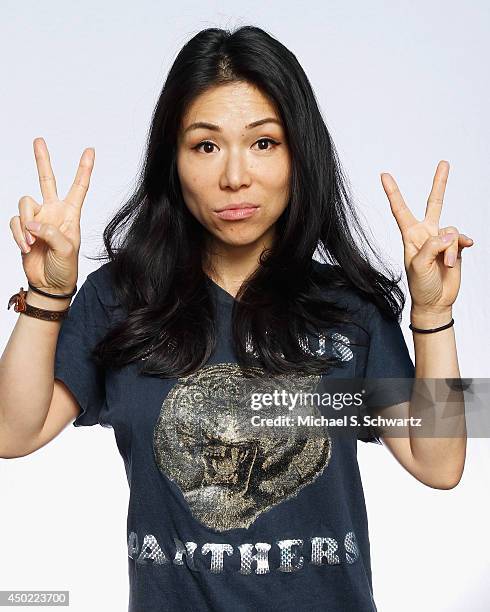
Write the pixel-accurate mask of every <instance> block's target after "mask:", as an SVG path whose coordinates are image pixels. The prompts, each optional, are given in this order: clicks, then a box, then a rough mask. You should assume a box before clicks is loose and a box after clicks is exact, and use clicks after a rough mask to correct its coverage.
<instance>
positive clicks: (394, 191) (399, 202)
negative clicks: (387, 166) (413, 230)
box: [381, 172, 418, 233]
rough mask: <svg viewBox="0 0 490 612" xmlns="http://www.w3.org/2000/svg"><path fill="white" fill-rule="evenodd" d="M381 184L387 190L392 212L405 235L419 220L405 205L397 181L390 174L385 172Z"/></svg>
mask: <svg viewBox="0 0 490 612" xmlns="http://www.w3.org/2000/svg"><path fill="white" fill-rule="evenodd" d="M381 183H382V185H383V189H384V190H385V193H386V195H387V196H388V200H389V201H390V206H391V212H392V213H393V216H394V217H395V220H396V222H397V224H398V227H399V228H400V231H401V232H402V233H403V232H404V231H405V230H406V229H408V228H409V227H410V226H412V225H413V224H414V223H418V221H417V219H416V218H415V217H414V216H413V214H412V211H411V210H410V209H409V208H408V206H407V205H406V204H405V200H404V199H403V196H402V194H401V192H400V189H399V188H398V185H397V184H396V182H395V179H394V178H393V177H392V176H391V174H388V173H387V172H383V173H382V174H381Z"/></svg>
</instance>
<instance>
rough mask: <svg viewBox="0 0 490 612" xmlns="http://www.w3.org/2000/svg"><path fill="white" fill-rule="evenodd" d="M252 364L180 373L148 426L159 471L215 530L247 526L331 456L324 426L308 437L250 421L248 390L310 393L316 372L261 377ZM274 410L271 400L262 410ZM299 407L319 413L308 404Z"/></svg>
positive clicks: (309, 479)
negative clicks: (245, 370) (246, 370)
mask: <svg viewBox="0 0 490 612" xmlns="http://www.w3.org/2000/svg"><path fill="white" fill-rule="evenodd" d="M250 370H251V371H253V372H254V373H256V374H257V376H253V377H251V378H250V377H247V376H244V373H243V370H242V369H241V367H240V366H239V365H238V364H234V363H219V364H215V365H208V366H204V367H203V368H201V369H200V370H198V371H197V372H195V373H193V374H190V375H188V376H184V377H181V378H179V379H178V381H177V383H176V384H175V386H174V387H173V388H172V389H171V391H170V392H169V394H168V395H167V397H166V398H165V401H164V402H163V405H162V407H161V410H160V414H159V416H158V418H157V422H156V424H155V428H154V435H153V451H154V457H155V460H156V463H157V465H158V468H159V470H160V471H161V472H162V474H164V475H165V476H167V477H168V478H169V479H170V480H172V481H173V482H174V483H175V484H176V485H177V486H178V487H179V489H180V490H181V492H182V494H183V496H184V498H185V500H186V501H187V503H188V505H189V508H190V510H191V512H192V514H193V516H194V517H195V518H196V519H197V520H198V521H200V522H201V523H202V524H204V525H206V526H207V527H209V528H212V529H215V530H217V531H226V530H228V529H235V528H247V527H249V526H250V525H251V524H252V523H253V522H254V520H255V519H256V518H257V517H258V516H259V515H260V514H262V513H264V512H266V511H268V510H270V509H271V508H272V507H273V506H275V505H277V504H279V503H281V502H283V501H284V500H286V499H288V498H290V497H292V496H295V495H296V494H297V493H298V492H299V491H300V490H301V489H302V488H303V487H305V486H307V485H308V484H310V483H311V482H313V481H314V480H315V479H316V478H317V477H318V476H319V475H320V474H321V473H322V471H323V470H324V469H325V467H326V466H327V465H328V463H329V460H330V455H331V440H330V436H329V434H328V431H327V429H326V428H324V429H322V430H321V431H320V434H318V432H317V433H316V435H315V436H311V435H309V434H308V433H305V432H304V429H303V430H302V429H301V428H299V427H296V426H293V427H287V428H277V427H272V428H270V431H269V432H266V431H264V428H259V429H260V431H257V428H255V430H254V427H252V426H251V417H252V415H253V414H254V412H253V411H252V410H251V408H250V401H249V400H250V396H251V393H256V392H260V393H266V392H272V391H273V390H274V389H278V388H282V389H284V388H286V389H287V391H288V392H289V393H292V392H293V393H294V392H296V393H299V392H310V393H311V392H314V391H315V389H316V386H317V385H318V383H319V382H320V380H321V378H320V376H315V375H306V374H296V373H293V374H287V375H281V376H275V377H272V376H270V377H264V371H263V370H262V369H261V368H250ZM261 377H262V378H261ZM274 410H275V411H276V413H277V414H284V412H285V409H284V406H273V407H269V408H268V409H267V416H268V417H269V416H271V415H273V414H274ZM286 411H287V409H286ZM305 411H306V412H305ZM302 414H311V415H314V416H318V415H319V414H320V413H319V410H318V407H317V406H315V405H310V406H308V407H306V408H304V409H303V413H302Z"/></svg>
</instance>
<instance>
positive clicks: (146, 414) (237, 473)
mask: <svg viewBox="0 0 490 612" xmlns="http://www.w3.org/2000/svg"><path fill="white" fill-rule="evenodd" d="M315 265H318V266H320V265H321V266H327V265H328V264H319V263H318V262H315ZM109 266H110V264H104V265H102V266H101V267H100V268H99V269H98V270H96V271H95V272H92V273H91V274H89V275H88V277H87V279H86V281H85V282H84V283H83V285H82V286H81V287H80V290H79V291H78V293H77V295H76V296H75V299H74V300H73V303H72V305H71V309H70V312H69V315H68V317H67V318H66V319H65V320H64V321H63V323H62V326H61V330H60V333H59V337H58V344H57V348H56V356H55V378H57V379H59V380H61V381H62V382H63V383H64V384H65V385H66V386H67V387H68V388H69V389H70V390H71V391H72V392H73V394H74V396H75V398H76V399H77V401H78V402H79V404H80V407H81V412H80V415H79V416H78V417H77V418H76V420H75V421H74V425H75V426H81V425H95V424H101V425H103V426H106V427H112V428H113V430H114V434H115V439H116V443H117V447H118V450H119V452H120V454H121V456H122V459H123V461H124V465H125V469H126V474H127V478H128V483H129V486H130V502H129V509H128V517H127V534H126V536H127V547H128V563H129V585H130V598H129V611H130V612H162V611H164V610H172V611H182V612H187V611H189V612H191V611H192V612H195V611H203V612H205V611H212V612H230V611H231V610H233V612H249V611H252V610H253V611H255V610H259V611H264V612H265V611H271V612H272V611H279V610H280V611H283V612H285V611H291V612H292V611H295V612H296V611H306V610H308V611H309V612H319V611H320V610H321V611H322V612H323V611H325V610H328V611H329V612H337V611H338V612H364V611H366V612H367V611H373V610H374V611H375V610H376V606H375V603H374V599H373V591H372V579H371V564H370V543H369V536H368V520H367V514H366V508H365V500H364V494H363V488H362V483H361V478H360V473H359V467H358V463H357V441H358V440H363V441H366V442H370V441H371V442H377V441H378V440H377V439H376V438H375V437H374V435H373V433H372V430H371V429H370V428H364V427H362V426H361V427H359V428H357V429H354V430H353V429H352V428H349V431H351V430H352V431H354V432H355V435H349V434H347V435H346V434H345V431H343V433H341V430H340V429H338V428H336V427H328V426H327V427H326V426H323V425H320V426H319V427H318V426H317V427H315V428H312V429H311V431H312V432H313V431H314V433H309V434H308V435H306V436H304V435H301V434H298V431H299V430H298V429H297V428H295V426H294V424H293V426H292V427H288V426H285V425H283V426H280V425H277V424H276V425H275V426H274V427H272V428H271V427H269V428H267V427H262V428H261V429H260V430H259V429H258V428H255V429H254V427H252V426H251V416H256V417H264V418H265V417H267V416H271V414H272V413H271V408H270V404H269V407H266V408H264V410H261V409H256V410H255V411H252V410H251V409H250V404H248V405H246V402H244V398H249V397H250V395H249V394H248V393H249V391H250V388H251V387H250V384H251V383H250V382H247V381H246V379H244V378H243V375H242V372H241V371H240V369H239V367H238V365H237V363H236V359H235V357H234V354H233V350H232V347H231V312H232V307H233V303H234V298H233V297H232V296H231V295H230V294H229V293H227V292H226V291H225V290H224V289H222V288H221V287H220V286H219V285H217V284H216V283H214V282H213V281H211V280H210V287H211V289H212V294H213V297H214V299H215V305H216V308H217V322H218V327H219V333H218V337H217V345H216V349H215V351H214V353H213V355H212V356H211V358H210V359H209V361H208V362H207V363H206V365H205V366H204V367H202V368H201V369H200V370H199V371H197V372H195V373H193V374H191V375H189V376H184V377H181V378H178V379H177V378H171V379H162V378H158V377H153V376H143V375H141V374H139V373H138V368H137V365H136V364H135V363H133V364H130V365H129V366H126V367H124V368H122V369H118V370H116V369H109V370H107V371H101V370H100V369H98V368H97V367H96V366H95V364H94V363H93V361H92V359H91V357H90V350H91V349H92V348H93V347H94V346H95V344H96V343H97V341H98V340H99V339H101V338H102V336H103V335H104V334H105V332H106V331H107V330H108V329H109V327H110V325H111V322H113V320H114V319H113V318H114V317H115V316H117V304H116V303H115V299H114V294H113V292H112V289H111V280H110V272H109ZM335 291H336V292H337V299H338V300H339V301H341V302H343V303H347V304H349V305H350V306H351V307H352V312H355V313H356V315H355V316H356V318H357V319H358V320H359V323H360V325H359V326H357V325H352V324H342V326H340V327H339V328H338V330H337V331H335V332H334V333H332V332H331V331H329V332H328V333H326V334H325V335H322V334H318V335H317V336H316V339H315V338H313V340H311V338H310V340H311V345H310V344H309V345H308V346H309V347H310V349H311V350H313V351H315V352H325V351H327V352H330V354H333V353H334V352H335V353H336V354H337V355H338V356H340V357H341V359H342V364H343V367H341V368H336V369H334V371H331V370H329V371H328V373H327V374H325V375H322V376H321V377H317V378H316V379H315V377H311V376H310V377H308V376H306V377H302V376H299V375H298V376H296V375H293V376H289V375H288V376H289V377H288V378H287V379H288V381H289V383H290V384H291V385H292V386H293V388H295V389H296V390H298V389H300V390H301V389H305V388H306V389H310V390H312V389H315V388H320V387H321V383H322V380H323V381H324V380H326V379H330V378H331V377H332V378H337V379H344V380H347V381H348V379H350V378H352V379H354V378H360V379H362V378H363V377H366V378H369V379H377V378H391V377H393V378H406V379H413V377H414V366H413V363H412V360H411V358H410V355H409V352H408V349H407V346H406V343H405V341H404V338H403V334H402V331H401V329H400V326H399V324H398V323H397V322H393V321H388V320H386V319H385V318H383V317H382V316H381V314H380V311H379V309H378V308H377V307H376V306H375V305H373V304H372V303H370V302H367V301H366V302H363V301H362V300H360V298H359V297H358V296H355V295H354V293H353V292H352V293H351V292H350V291H348V290H346V289H342V290H340V289H337V290H335ZM114 307H116V308H114ZM310 340H308V341H310ZM315 342H316V344H315ZM251 350H252V352H253V347H251ZM317 384H320V387H317V386H315V385H317ZM252 388H255V387H253V381H252ZM266 388H268V389H270V385H269V386H267V383H266ZM247 389H248V391H247ZM247 394H248V395H247ZM370 397H375V392H374V391H373V392H372V395H371V396H370ZM409 399H410V388H409V386H399V387H397V388H396V389H392V388H390V390H389V396H388V395H383V397H382V399H381V401H378V402H377V404H376V405H382V403H383V401H384V405H388V403H389V404H392V403H400V402H403V401H408V400H409ZM378 400H379V398H378ZM258 405H260V403H259V404H258ZM264 405H265V404H264ZM305 410H306V412H307V413H309V412H308V411H309V410H310V409H308V408H306V409H305ZM311 410H312V411H313V413H314V414H315V415H317V416H318V415H322V414H325V415H326V414H327V413H328V416H332V412H335V411H332V410H331V409H329V410H327V409H325V407H324V406H323V405H319V406H318V405H317V406H316V407H315V408H312V409H311ZM252 412H253V414H252ZM339 412H340V411H339ZM285 413H287V415H293V417H294V410H290V409H286V410H284V409H283V410H282V412H281V414H285ZM276 414H277V413H276ZM334 416H338V414H336V415H334ZM268 431H270V434H268Z"/></svg>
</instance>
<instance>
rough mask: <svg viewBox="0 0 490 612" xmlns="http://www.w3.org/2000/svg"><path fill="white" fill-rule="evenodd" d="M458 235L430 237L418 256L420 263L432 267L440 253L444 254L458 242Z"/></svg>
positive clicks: (449, 234)
mask: <svg viewBox="0 0 490 612" xmlns="http://www.w3.org/2000/svg"><path fill="white" fill-rule="evenodd" d="M457 239H458V234H455V233H448V234H443V235H440V236H430V237H429V238H427V240H426V241H425V242H424V244H423V245H422V248H421V249H420V251H419V252H418V254H417V259H418V260H419V263H422V264H423V265H426V266H430V265H431V264H432V263H433V262H434V261H435V260H436V259H437V256H438V255H439V253H443V252H444V251H446V250H447V249H449V247H450V246H451V245H452V244H453V243H454V241H455V240H456V241H457Z"/></svg>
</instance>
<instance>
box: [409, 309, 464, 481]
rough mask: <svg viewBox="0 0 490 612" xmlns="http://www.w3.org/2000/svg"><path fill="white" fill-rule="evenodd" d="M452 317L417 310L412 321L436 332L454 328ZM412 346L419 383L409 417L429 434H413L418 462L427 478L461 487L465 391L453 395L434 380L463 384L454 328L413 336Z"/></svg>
mask: <svg viewBox="0 0 490 612" xmlns="http://www.w3.org/2000/svg"><path fill="white" fill-rule="evenodd" d="M451 317H452V310H451V309H449V310H447V311H444V312H440V313H428V312H417V311H415V310H414V309H413V308H412V311H411V317H410V319H411V323H412V325H413V326H414V327H419V328H422V329H431V328H435V327H440V326H442V325H445V324H446V323H449V322H450V320H451ZM413 340H414V348H415V379H416V380H415V382H414V394H413V396H412V400H411V402H410V416H413V417H415V418H420V419H421V420H422V421H421V422H422V428H421V429H422V431H424V430H425V432H426V433H425V435H427V436H430V437H422V436H419V435H417V432H416V431H415V430H416V428H414V427H411V428H410V446H411V449H412V455H413V459H414V461H415V462H416V463H417V464H418V465H419V467H420V468H421V469H424V470H425V471H427V473H428V474H429V473H430V474H431V475H432V476H434V477H436V478H438V479H439V478H440V479H441V480H443V481H447V482H448V483H452V482H454V483H456V482H458V481H459V479H460V477H461V474H462V472H463V467H464V461H465V455H466V423H465V414H464V395H463V392H462V391H454V390H451V389H450V388H449V387H448V386H447V385H446V383H445V381H444V380H434V379H449V378H455V379H459V378H460V376H461V375H460V371H459V365H458V357H457V351H456V339H455V332H454V326H452V327H449V328H448V329H444V330H442V331H439V332H435V333H430V334H422V333H418V332H413ZM418 389H419V390H420V391H421V392H420V393H418V392H417V390H418ZM424 390H425V392H424ZM436 391H437V393H436ZM427 392H428V394H427ZM446 395H447V396H448V397H449V396H450V400H451V401H450V404H446V402H445V401H444V398H445V397H446ZM436 399H437V401H436ZM448 408H450V410H451V412H450V413H451V415H452V416H451V417H450V418H447V414H448ZM443 413H445V414H446V418H444V414H443ZM429 423H434V425H435V428H436V431H435V433H434V434H432V433H431V432H430V431H428V430H429Z"/></svg>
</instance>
